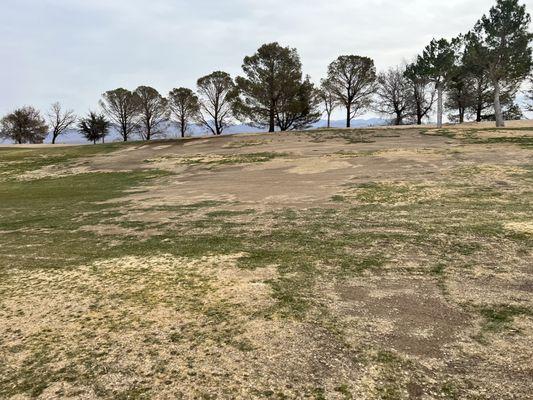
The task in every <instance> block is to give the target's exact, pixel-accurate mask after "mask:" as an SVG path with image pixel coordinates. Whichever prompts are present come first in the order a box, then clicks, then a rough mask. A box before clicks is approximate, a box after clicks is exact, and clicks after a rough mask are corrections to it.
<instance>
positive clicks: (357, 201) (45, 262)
mask: <svg viewBox="0 0 533 400" xmlns="http://www.w3.org/2000/svg"><path fill="white" fill-rule="evenodd" d="M532 146H533V127H530V126H529V125H527V123H522V124H520V125H512V124H511V125H510V127H509V128H506V129H504V130H495V129H490V128H488V127H480V126H476V125H470V126H462V127H448V128H445V129H442V130H437V129H432V128H424V129H419V128H404V129H367V130H352V131H351V130H321V131H312V132H301V133H300V132H296V133H287V134H261V135H237V136H226V137H220V138H211V139H191V140H185V141H159V142H154V143H150V144H145V143H130V144H109V145H99V146H79V147H63V148H62V147H54V148H1V149H0V204H1V205H0V398H7V399H27V398H41V399H59V398H72V399H74V398H76V399H97V398H106V399H137V398H139V399H143V398H150V399H152V398H153V399H168V398H178V399H179V398H182V399H193V398H200V399H201V398H203V399H218V398H220V399H234V398H240V399H250V398H272V399H300V398H315V399H378V398H381V399H402V398H404V399H407V398H412V399H418V398H419V399H459V398H460V399H526V398H529V396H530V395H531V392H532V390H533V384H532V383H531V382H532V381H533V362H532V360H533V345H532V343H533V275H532V273H533V256H532V251H531V250H532V244H533V210H532V207H531V201H532V199H533V195H532V183H533V167H532V162H531V161H532V148H533V147H532Z"/></svg>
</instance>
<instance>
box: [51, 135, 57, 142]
mask: <svg viewBox="0 0 533 400" xmlns="http://www.w3.org/2000/svg"><path fill="white" fill-rule="evenodd" d="M56 138H57V136H56V135H53V136H52V144H56Z"/></svg>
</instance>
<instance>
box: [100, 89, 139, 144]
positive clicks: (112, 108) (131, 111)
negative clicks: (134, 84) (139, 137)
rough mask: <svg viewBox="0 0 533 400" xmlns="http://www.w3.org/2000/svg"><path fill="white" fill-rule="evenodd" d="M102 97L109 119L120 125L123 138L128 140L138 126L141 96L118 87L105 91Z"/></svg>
mask: <svg viewBox="0 0 533 400" xmlns="http://www.w3.org/2000/svg"><path fill="white" fill-rule="evenodd" d="M102 97H103V99H102V100H100V106H101V107H102V109H103V110H104V112H105V113H106V114H107V116H108V117H109V119H110V120H111V121H112V122H113V123H115V124H116V125H117V126H118V128H119V132H120V134H121V136H122V139H123V140H124V141H125V142H127V141H128V138H129V137H130V136H131V135H132V134H133V132H135V130H136V129H137V128H138V124H137V119H138V117H139V110H140V101H139V96H137V95H136V94H135V93H132V92H131V91H129V90H127V89H123V88H118V89H115V90H110V91H108V92H105V93H104V94H103V95H102Z"/></svg>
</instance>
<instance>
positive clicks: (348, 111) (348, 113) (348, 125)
mask: <svg viewBox="0 0 533 400" xmlns="http://www.w3.org/2000/svg"><path fill="white" fill-rule="evenodd" d="M351 117H352V109H351V104H348V105H347V106H346V128H351V126H352V118H351Z"/></svg>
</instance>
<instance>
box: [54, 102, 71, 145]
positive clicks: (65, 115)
mask: <svg viewBox="0 0 533 400" xmlns="http://www.w3.org/2000/svg"><path fill="white" fill-rule="evenodd" d="M48 121H49V123H50V129H52V144H55V143H56V139H57V137H58V136H59V135H62V134H64V133H65V132H66V131H67V130H68V129H69V128H70V127H71V126H72V125H74V123H75V122H76V114H74V110H63V108H62V107H61V104H60V103H59V102H56V103H54V104H52V107H51V108H50V111H49V112H48Z"/></svg>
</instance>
